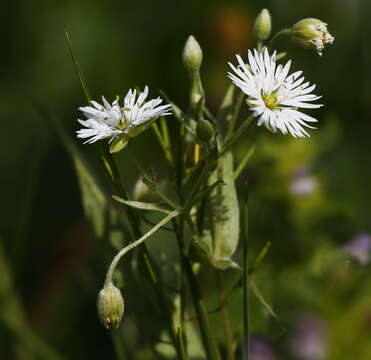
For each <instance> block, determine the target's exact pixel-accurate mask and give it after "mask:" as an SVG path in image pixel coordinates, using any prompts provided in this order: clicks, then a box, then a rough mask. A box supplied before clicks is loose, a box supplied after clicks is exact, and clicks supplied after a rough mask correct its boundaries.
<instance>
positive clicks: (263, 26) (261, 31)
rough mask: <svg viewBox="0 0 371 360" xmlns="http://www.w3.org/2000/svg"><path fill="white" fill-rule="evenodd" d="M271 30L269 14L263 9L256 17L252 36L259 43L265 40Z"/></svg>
mask: <svg viewBox="0 0 371 360" xmlns="http://www.w3.org/2000/svg"><path fill="white" fill-rule="evenodd" d="M271 30H272V19H271V14H270V13H269V11H268V10H267V9H263V10H262V11H261V12H260V14H259V15H258V16H257V18H256V20H255V25H254V34H255V37H256V38H257V39H258V40H259V41H264V40H267V39H268V38H269V36H270V34H271Z"/></svg>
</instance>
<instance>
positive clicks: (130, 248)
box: [104, 209, 181, 286]
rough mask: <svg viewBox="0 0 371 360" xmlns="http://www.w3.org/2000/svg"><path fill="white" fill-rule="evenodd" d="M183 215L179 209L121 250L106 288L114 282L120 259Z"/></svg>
mask: <svg viewBox="0 0 371 360" xmlns="http://www.w3.org/2000/svg"><path fill="white" fill-rule="evenodd" d="M180 213H181V210H179V209H177V210H174V211H173V212H171V213H170V214H169V215H167V216H166V217H164V218H163V219H162V220H161V221H160V222H159V223H158V224H156V225H155V226H154V227H153V228H151V230H149V231H148V232H147V233H145V234H144V235H143V236H142V237H141V238H139V239H138V240H136V241H133V242H132V243H130V244H129V245H128V246H125V247H124V248H123V249H121V250H120V251H119V252H118V253H117V255H116V256H115V257H114V258H113V260H112V262H111V265H110V266H109V268H108V271H107V275H106V280H105V282H104V286H108V285H109V284H110V283H111V282H112V275H113V272H114V270H115V268H116V266H117V264H118V262H119V261H120V259H121V258H122V257H123V256H124V255H125V254H126V253H127V252H128V251H130V250H132V249H134V248H135V247H137V246H138V245H140V244H142V243H143V241H144V240H146V239H148V238H149V237H150V236H151V235H153V234H154V233H155V232H156V231H157V230H159V229H160V228H161V227H162V226H163V225H165V224H167V223H168V222H169V221H170V220H171V219H173V218H175V217H176V216H178V215H179V214H180Z"/></svg>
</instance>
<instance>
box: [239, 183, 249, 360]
mask: <svg viewBox="0 0 371 360" xmlns="http://www.w3.org/2000/svg"><path fill="white" fill-rule="evenodd" d="M241 215H242V216H241V220H242V223H241V225H242V229H241V230H242V232H241V234H242V244H243V250H242V251H243V329H244V341H243V344H244V360H249V358H250V342H249V293H248V291H249V266H248V258H247V256H248V246H247V241H248V207H247V189H246V190H245V196H244V203H243V204H242V214H241Z"/></svg>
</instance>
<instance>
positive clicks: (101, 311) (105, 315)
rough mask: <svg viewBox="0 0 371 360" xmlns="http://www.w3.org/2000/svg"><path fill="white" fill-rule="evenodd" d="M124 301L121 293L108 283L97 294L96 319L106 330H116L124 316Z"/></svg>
mask: <svg viewBox="0 0 371 360" xmlns="http://www.w3.org/2000/svg"><path fill="white" fill-rule="evenodd" d="M124 307H125V305H124V299H123V297H122V295H121V291H120V290H119V289H118V288H117V287H116V286H114V285H113V283H112V282H110V283H109V284H108V285H105V286H104V288H103V289H102V290H101V291H100V292H99V294H98V301H97V308H98V317H99V320H100V321H101V323H102V324H103V326H104V327H105V328H106V329H107V330H108V329H118V328H119V326H120V323H121V319H122V315H123V314H124Z"/></svg>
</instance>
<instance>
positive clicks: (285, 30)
mask: <svg viewBox="0 0 371 360" xmlns="http://www.w3.org/2000/svg"><path fill="white" fill-rule="evenodd" d="M290 34H291V29H282V30H280V31H279V32H278V33H276V34H275V35H274V36H273V37H272V39H271V41H270V42H269V48H270V49H271V48H272V45H273V43H274V42H275V41H276V40H277V39H278V38H279V37H280V36H282V35H285V36H288V35H290Z"/></svg>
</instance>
